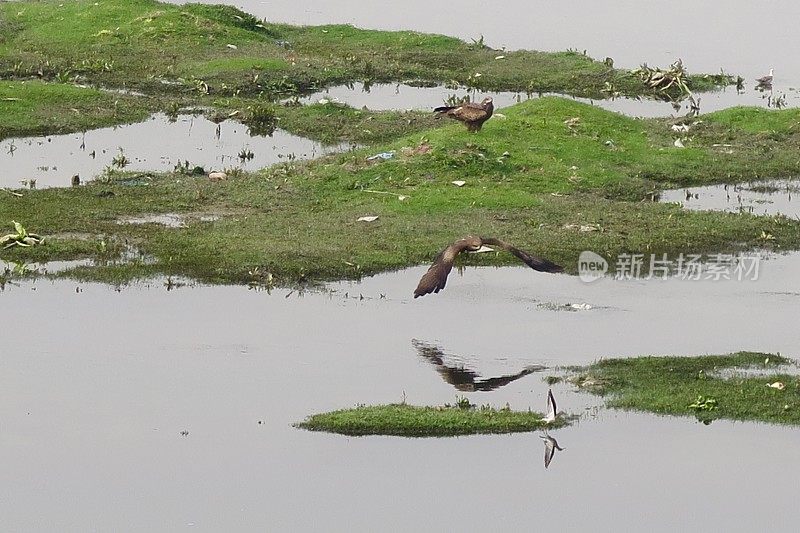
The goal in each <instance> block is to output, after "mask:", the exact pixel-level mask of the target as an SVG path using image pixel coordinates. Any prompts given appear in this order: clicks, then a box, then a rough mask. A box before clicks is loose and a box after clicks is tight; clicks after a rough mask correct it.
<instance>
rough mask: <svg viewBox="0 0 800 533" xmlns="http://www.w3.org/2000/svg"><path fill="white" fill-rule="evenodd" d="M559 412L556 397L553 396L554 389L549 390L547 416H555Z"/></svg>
mask: <svg viewBox="0 0 800 533" xmlns="http://www.w3.org/2000/svg"><path fill="white" fill-rule="evenodd" d="M557 412H558V410H557V408H556V399H555V397H554V396H553V391H552V390H549V391H547V418H555V417H556V413H557Z"/></svg>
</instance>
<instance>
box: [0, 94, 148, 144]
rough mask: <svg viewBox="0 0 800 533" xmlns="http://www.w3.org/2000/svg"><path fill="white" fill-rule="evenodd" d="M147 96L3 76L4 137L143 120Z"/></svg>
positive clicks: (0, 114) (0, 125) (0, 110)
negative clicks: (4, 78) (15, 79)
mask: <svg viewBox="0 0 800 533" xmlns="http://www.w3.org/2000/svg"><path fill="white" fill-rule="evenodd" d="M154 108H155V106H153V104H152V103H151V102H148V100H147V99H144V98H137V97H134V96H128V95H122V94H115V93H108V92H103V91H99V90H97V89H91V88H84V87H76V86H75V85H71V84H66V83H45V82H42V81H38V80H29V81H24V82H20V81H2V80H0V139H5V138H7V137H14V136H22V135H37V134H41V135H45V134H51V133H68V132H73V131H80V130H88V129H91V128H97V127H100V126H111V125H114V124H120V123H124V122H134V121H137V120H143V119H144V118H146V117H147V115H148V114H149V113H150V112H151V111H152V110H153V109H154Z"/></svg>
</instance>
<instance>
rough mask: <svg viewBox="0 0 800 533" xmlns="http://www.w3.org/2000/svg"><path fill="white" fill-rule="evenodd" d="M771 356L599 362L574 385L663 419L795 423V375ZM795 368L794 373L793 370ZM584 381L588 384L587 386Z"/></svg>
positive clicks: (798, 413) (799, 390)
mask: <svg viewBox="0 0 800 533" xmlns="http://www.w3.org/2000/svg"><path fill="white" fill-rule="evenodd" d="M791 365H793V362H792V361H791V360H789V359H787V358H785V357H781V356H780V355H775V354H764V353H753V352H739V353H735V354H730V355H721V356H714V355H706V356H700V357H636V358H630V359H604V360H601V361H599V362H597V363H595V364H593V365H590V366H588V367H585V368H580V369H575V370H574V374H575V376H573V382H574V383H576V384H577V385H578V386H579V387H580V388H582V389H584V390H588V391H589V392H592V393H594V394H601V395H603V396H605V397H606V398H607V400H606V402H607V404H608V406H609V407H613V408H620V409H633V410H637V411H649V412H652V413H657V414H664V415H679V416H695V417H697V418H698V419H700V420H701V421H703V422H706V423H708V422H710V421H712V420H714V419H717V418H725V419H731V420H754V421H761V422H771V423H776V424H792V425H800V377H799V376H798V374H797V373H796V371H792V369H791ZM795 370H796V369H795ZM587 383H588V385H586V384H587Z"/></svg>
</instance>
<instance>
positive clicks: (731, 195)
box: [660, 180, 800, 218]
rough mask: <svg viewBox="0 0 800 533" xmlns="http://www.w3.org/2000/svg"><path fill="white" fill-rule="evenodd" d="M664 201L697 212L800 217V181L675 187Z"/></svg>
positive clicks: (666, 195)
mask: <svg viewBox="0 0 800 533" xmlns="http://www.w3.org/2000/svg"><path fill="white" fill-rule="evenodd" d="M660 201H661V202H670V203H679V204H681V205H682V206H683V207H684V208H685V209H691V210H693V211H703V210H704V211H726V212H729V213H751V214H754V215H784V216H787V217H791V218H800V181H797V180H769V181H757V182H749V183H740V184H737V185H708V186H705V187H691V188H688V189H672V190H668V191H664V192H663V193H662V194H661V198H660Z"/></svg>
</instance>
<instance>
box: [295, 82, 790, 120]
mask: <svg viewBox="0 0 800 533" xmlns="http://www.w3.org/2000/svg"><path fill="white" fill-rule="evenodd" d="M466 93H469V94H470V95H471V97H472V99H473V100H475V101H480V100H481V99H482V98H483V97H484V96H491V97H492V99H493V100H494V106H495V109H500V108H503V107H508V106H510V105H514V104H517V103H519V102H522V101H525V100H529V99H531V98H537V97H538V95H536V94H534V95H528V94H525V93H516V92H487V93H484V92H478V91H473V90H469V89H467V88H465V87H462V88H459V89H457V90H454V89H447V88H444V87H414V86H411V85H406V84H402V83H401V84H372V85H364V84H363V83H356V84H354V85H353V86H352V87H351V86H346V85H340V86H336V87H330V88H328V89H325V90H323V91H319V92H316V93H314V94H311V95H309V96H306V97H304V98H301V99H300V101H301V102H302V103H304V104H312V103H316V102H319V101H320V100H329V101H333V102H339V103H343V104H347V105H349V106H351V107H355V108H359V109H360V108H362V107H366V108H367V109H372V110H374V111H381V110H392V109H422V110H431V109H433V108H435V107H438V106H441V105H443V104H444V101H445V100H446V99H447V98H448V97H449V96H451V95H457V96H463V95H464V94H466ZM783 94H784V93H780V95H783ZM546 95H547V96H562V97H565V98H573V99H574V100H576V101H579V102H584V103H587V104H591V105H595V106H598V107H601V108H603V109H606V110H608V111H615V112H617V113H621V114H623V115H628V116H632V117H645V118H655V117H670V116H679V115H686V114H687V113H688V112H689V106H688V102H686V101H684V102H681V103H679V105H678V107H677V108H675V107H673V105H672V104H671V103H669V102H662V101H658V100H652V99H647V98H641V99H637V98H615V99H606V100H593V99H589V98H577V97H570V96H566V95H563V94H557V93H547V94H546ZM780 95H779V94H777V93H776V94H775V97H778V96H780ZM696 96H698V97H699V98H700V112H701V113H708V112H712V111H718V110H720V109H726V108H729V107H733V106H756V107H769V106H770V105H772V100H768V99H767V97H768V96H770V95H769V94H768V93H764V92H760V91H756V90H754V89H750V90H746V91H744V92H742V93H737V92H736V90H735V89H734V88H733V87H727V88H725V89H723V90H720V91H717V92H711V93H698V94H697V95H696ZM781 105H785V106H786V107H791V106H798V105H800V94H798V93H797V92H796V91H789V92H788V93H787V94H786V95H785V99H784V100H782V104H781Z"/></svg>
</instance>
